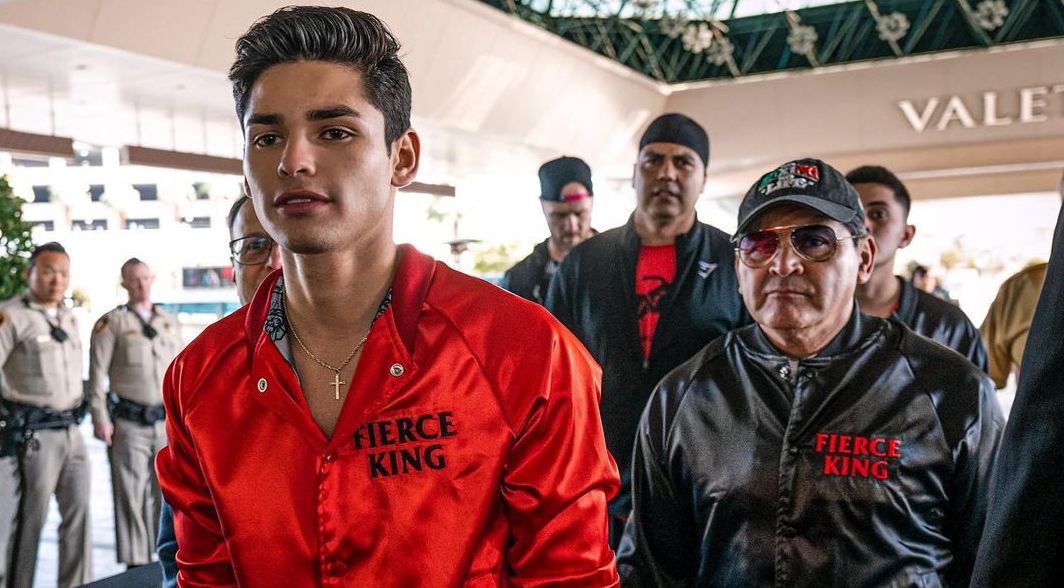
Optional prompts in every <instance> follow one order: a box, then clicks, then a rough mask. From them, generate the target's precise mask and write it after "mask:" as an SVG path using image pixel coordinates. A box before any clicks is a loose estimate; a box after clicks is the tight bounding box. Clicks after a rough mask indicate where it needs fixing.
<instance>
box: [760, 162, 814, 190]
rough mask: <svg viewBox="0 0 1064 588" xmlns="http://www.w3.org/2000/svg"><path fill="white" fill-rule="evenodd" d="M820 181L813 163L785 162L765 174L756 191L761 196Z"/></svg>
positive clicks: (808, 185) (805, 186)
mask: <svg viewBox="0 0 1064 588" xmlns="http://www.w3.org/2000/svg"><path fill="white" fill-rule="evenodd" d="M819 181H820V169H819V168H817V166H815V165H809V164H800V163H795V162H791V163H787V164H784V165H781V166H780V167H778V168H776V169H775V170H773V171H771V172H769V173H767V174H765V175H764V176H762V177H761V181H760V182H758V185H757V191H758V192H760V193H761V195H762V196H768V195H769V194H771V193H773V192H776V191H779V190H785V189H787V188H803V189H804V188H808V187H810V186H815V185H816V184H817V183H818V182H819Z"/></svg>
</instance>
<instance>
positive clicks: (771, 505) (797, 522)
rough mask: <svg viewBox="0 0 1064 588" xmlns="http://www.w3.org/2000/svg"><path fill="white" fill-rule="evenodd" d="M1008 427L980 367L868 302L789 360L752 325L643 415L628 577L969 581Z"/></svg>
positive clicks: (744, 582) (674, 383)
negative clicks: (881, 315)
mask: <svg viewBox="0 0 1064 588" xmlns="http://www.w3.org/2000/svg"><path fill="white" fill-rule="evenodd" d="M1003 427H1004V422H1003V419H1002V416H1001V411H1000V409H999V408H998V404H997V400H996V399H995V397H994V386H993V385H992V384H991V382H990V379H989V378H988V377H987V376H986V375H985V374H983V373H981V372H980V371H979V370H978V369H977V368H976V367H975V366H974V365H972V364H971V363H970V362H968V361H965V360H964V359H963V358H961V357H959V356H958V355H957V354H955V353H953V352H951V351H949V350H946V349H943V348H942V347H941V346H939V345H936V344H933V343H931V342H929V341H927V340H926V339H924V338H922V337H919V336H916V335H914V334H913V333H912V331H910V330H908V329H906V328H905V327H904V326H902V325H901V324H900V323H898V322H897V321H896V320H894V319H891V320H889V321H888V320H883V319H878V318H872V317H868V316H865V315H862V314H860V313H859V312H857V311H856V310H855V311H854V314H853V316H852V317H851V319H850V321H849V323H848V324H847V325H846V327H845V328H844V329H843V331H842V332H841V333H840V334H839V335H838V336H837V337H836V338H835V340H834V341H833V342H832V343H831V344H830V345H829V346H828V347H827V348H826V349H824V350H823V351H822V352H821V353H820V354H818V355H817V356H816V357H813V358H809V359H803V360H800V361H797V362H792V361H790V360H789V359H788V358H787V357H786V356H784V355H783V354H781V353H780V352H779V351H777V350H776V349H775V347H774V346H773V345H772V344H771V343H770V342H769V341H768V340H767V338H766V337H765V335H764V333H763V332H762V331H761V329H760V327H758V326H757V325H752V326H749V327H744V328H742V329H738V330H736V331H733V332H731V333H729V334H728V335H726V336H724V337H721V338H720V339H717V340H716V341H714V342H713V343H712V344H710V345H709V346H707V347H706V348H705V349H704V350H703V351H702V352H700V353H699V354H698V355H696V356H695V357H694V358H692V360H691V361H689V362H687V363H686V364H684V365H682V366H681V367H679V368H677V369H676V370H675V371H674V372H672V373H671V374H669V375H668V376H667V377H666V378H665V379H664V380H663V381H662V383H661V385H660V386H659V387H658V388H657V389H656V390H655V392H654V394H653V396H652V397H651V399H650V402H649V404H648V405H647V408H646V412H645V413H644V414H643V418H642V420H641V422H640V427H639V432H638V435H637V439H636V448H635V456H634V458H633V461H634V463H633V474H632V476H633V497H634V505H633V506H634V508H633V512H632V516H631V518H630V519H629V521H628V525H627V528H626V530H625V536H624V539H623V541H622V543H621V547H620V550H619V554H618V564H619V567H620V570H621V575H622V579H623V581H622V585H624V586H743V587H746V586H817V587H822V586H846V587H862V586H868V587H873V586H875V587H883V586H898V587H902V586H906V587H907V586H920V587H929V586H930V587H934V586H964V585H966V584H967V582H968V578H969V575H970V574H971V569H972V565H973V563H974V561H973V560H974V558H975V551H976V547H977V546H978V543H979V538H980V535H981V534H982V530H983V520H984V516H985V511H986V498H987V485H988V478H989V473H990V470H991V466H992V465H993V460H994V456H995V454H996V450H997V446H998V443H999V440H1000V437H1001V431H1002V429H1003Z"/></svg>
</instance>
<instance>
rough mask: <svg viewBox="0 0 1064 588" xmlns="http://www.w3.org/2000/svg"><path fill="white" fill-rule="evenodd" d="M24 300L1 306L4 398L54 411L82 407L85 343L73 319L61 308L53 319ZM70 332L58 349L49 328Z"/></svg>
mask: <svg viewBox="0 0 1064 588" xmlns="http://www.w3.org/2000/svg"><path fill="white" fill-rule="evenodd" d="M45 313H46V311H45V310H44V309H43V308H42V307H40V306H38V305H37V304H34V303H32V302H29V298H27V297H25V296H20V297H16V298H13V299H11V300H8V301H7V302H4V303H3V304H0V366H2V367H3V369H2V370H0V395H2V396H3V397H4V398H5V399H7V400H11V401H13V402H18V403H21V404H29V405H32V406H41V407H46V408H51V409H53V410H67V409H70V408H76V407H78V406H79V405H80V404H81V402H82V400H84V392H83V388H82V384H81V366H82V363H81V340H80V339H78V325H77V321H76V320H75V318H74V314H73V313H71V312H70V310H69V309H67V308H66V307H65V306H62V305H60V307H59V313H58V315H57V316H56V317H55V318H52V317H50V316H47V315H46V314H45ZM53 324H58V326H59V327H61V328H62V329H63V330H64V331H66V334H67V339H66V341H65V342H63V343H59V342H58V341H56V340H55V339H53V338H52V334H51V332H52V327H51V325H53Z"/></svg>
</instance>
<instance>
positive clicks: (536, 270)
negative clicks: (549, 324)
mask: <svg viewBox="0 0 1064 588" xmlns="http://www.w3.org/2000/svg"><path fill="white" fill-rule="evenodd" d="M539 185H540V194H539V201H540V204H541V205H542V206H543V216H544V218H546V219H547V228H548V229H550V237H548V238H547V239H546V240H544V241H543V242H542V243H540V244H539V245H536V247H535V248H534V249H533V250H532V253H531V254H530V255H529V256H528V257H526V258H524V259H522V260H521V261H519V262H518V263H517V265H515V266H513V267H512V268H510V269H509V270H507V271H506V274H505V275H503V277H502V282H500V284H499V285H500V286H502V287H503V288H505V289H507V290H509V291H510V292H513V293H514V294H517V295H518V296H520V297H522V298H527V299H528V300H531V301H532V302H535V303H536V304H543V301H544V300H545V299H546V297H547V287H548V286H549V285H550V280H551V278H552V277H554V273H555V272H556V271H557V269H558V264H560V263H561V261H562V260H563V259H565V255H566V254H567V253H569V250H570V249H572V248H573V247H576V246H577V245H579V244H580V243H581V242H582V241H585V240H587V239H590V238H591V236H592V235H594V234H595V230H594V229H592V228H591V197H592V196H593V195H594V191H593V186H592V184H591V168H590V167H588V165H587V164H586V163H584V160H582V159H579V158H576V157H564V156H563V157H559V158H558V159H552V160H551V161H548V162H547V163H544V164H543V165H542V166H540V168H539Z"/></svg>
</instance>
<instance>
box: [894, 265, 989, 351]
mask: <svg viewBox="0 0 1064 588" xmlns="http://www.w3.org/2000/svg"><path fill="white" fill-rule="evenodd" d="M898 281H899V282H901V297H900V298H899V299H898V311H897V312H895V313H894V316H896V317H898V320H900V321H901V322H902V323H904V324H905V326H907V327H909V328H910V329H912V330H914V331H916V332H917V333H919V334H921V335H923V336H924V337H927V338H928V339H931V340H932V341H935V342H937V343H941V344H942V345H945V346H946V347H949V348H950V349H952V350H954V351H956V352H957V353H960V354H961V355H963V356H965V357H967V358H968V360H969V361H971V362H972V363H974V364H975V365H976V366H977V367H978V368H979V369H981V370H983V371H984V372H988V371H989V367H988V366H987V357H986V347H985V346H984V345H983V338H982V336H980V335H979V329H976V328H975V325H973V324H972V321H970V320H968V315H966V314H964V311H963V310H961V309H960V308H957V307H956V306H953V305H952V304H950V303H949V302H946V301H945V300H942V299H940V298H937V297H935V296H932V295H931V294H928V293H927V292H924V291H923V290H920V289H918V288H916V287H915V286H913V285H912V284H911V283H909V282H908V281H907V280H903V279H901V278H898Z"/></svg>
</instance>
